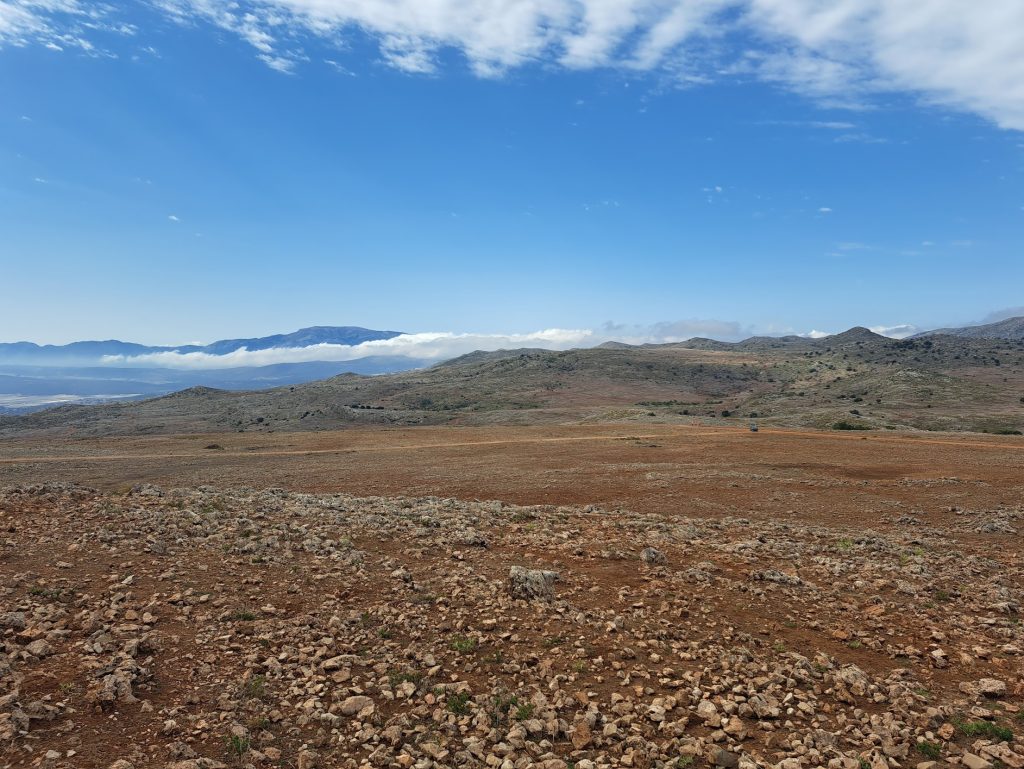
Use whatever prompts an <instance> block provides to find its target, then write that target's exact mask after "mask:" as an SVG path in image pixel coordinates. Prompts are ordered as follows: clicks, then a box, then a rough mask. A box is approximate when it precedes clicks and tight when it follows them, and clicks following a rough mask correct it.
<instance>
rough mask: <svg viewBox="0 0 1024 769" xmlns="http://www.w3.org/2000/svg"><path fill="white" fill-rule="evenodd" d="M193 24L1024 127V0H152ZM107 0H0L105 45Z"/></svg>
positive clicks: (14, 40)
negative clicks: (916, 103) (733, 83)
mask: <svg viewBox="0 0 1024 769" xmlns="http://www.w3.org/2000/svg"><path fill="white" fill-rule="evenodd" d="M152 7H155V8H156V9H158V13H161V14H164V15H166V16H169V17H171V18H173V19H175V20H177V21H178V22H180V23H181V24H183V25H188V26H196V27H202V26H212V27H216V28H218V29H220V30H225V31H227V32H229V33H231V34H233V35H236V36H238V37H239V38H240V39H242V40H244V41H245V42H247V43H248V44H249V45H250V46H251V47H252V48H253V50H254V52H255V55H257V56H258V57H259V58H260V59H262V60H263V61H264V62H266V63H267V65H269V66H271V67H273V68H275V69H278V70H280V71H282V72H293V71H296V70H297V69H298V68H299V67H301V66H302V65H303V64H304V63H305V62H307V61H308V60H309V59H310V53H309V51H308V50H307V48H308V43H309V41H310V40H311V39H316V40H317V41H318V42H319V43H321V44H322V43H326V44H327V45H329V46H331V47H334V48H336V49H338V50H342V49H344V48H345V47H346V45H347V44H348V43H349V42H350V40H351V37H352V35H353V33H355V32H359V33H361V34H365V35H369V36H370V37H372V38H373V39H374V40H375V41H376V43H377V46H378V49H379V52H380V57H381V59H383V61H384V62H386V63H387V64H388V65H390V66H392V67H395V68H397V69H400V70H404V71H407V72H413V73H434V72H437V71H438V70H439V68H440V66H441V65H440V63H439V62H440V61H441V54H442V53H443V52H444V51H446V50H455V51H458V52H460V53H461V54H462V55H463V56H464V57H465V59H466V61H467V62H468V63H469V65H470V67H471V68H472V69H473V70H474V71H475V72H476V73H477V74H478V75H480V76H483V77H495V76H500V75H501V74H503V73H504V72H506V71H508V70H510V69H513V68H516V67H521V66H524V65H528V64H542V65H546V66H557V67H561V68H565V69H572V70H580V69H591V68H596V67H616V68H620V69H624V70H630V71H637V72H640V71H655V72H660V73H664V74H667V75H669V76H670V77H672V78H674V79H675V80H676V81H677V82H680V83H707V82H712V81H715V80H719V79H723V78H728V79H736V78H745V79H757V80H761V81H766V82H770V83H775V84H778V85H781V86H783V87H786V88H789V89H791V90H794V91H796V92H798V93H801V94H804V95H806V96H810V97H812V98H815V99H818V100H821V101H824V102H827V103H830V104H835V105H847V106H861V105H863V104H864V103H865V102H867V101H870V100H871V98H872V96H874V95H876V94H881V93H907V94H911V95H913V96H915V97H917V98H919V99H920V100H921V101H922V102H924V103H926V104H936V105H942V106H945V107H950V108H953V109H957V110H961V111H964V112H969V113H973V114H976V115H981V116H983V117H985V118H987V119H989V120H991V121H993V122H995V123H996V124H998V125H1000V126H1002V127H1004V128H1012V129H1017V130H1024V3H1022V2H1021V1H1020V0H984V2H970V1H969V0H829V2H822V1H821V0H468V1H467V0H432V1H431V2H423V0H388V1H387V2H366V1H365V0H152ZM119 13H120V11H119V10H118V8H117V7H116V6H112V5H110V4H109V3H107V2H106V1H105V0H103V1H102V2H101V0H0V47H2V46H3V45H5V44H7V45H12V44H13V45H27V44H31V43H40V44H43V45H46V46H48V47H50V48H54V49H62V48H67V47H73V48H77V49H84V50H86V51H92V50H94V44H93V41H92V38H93V36H94V34H95V33H96V32H97V31H99V32H100V33H106V32H116V33H120V34H122V35H132V36H135V35H137V36H138V37H139V38H142V39H141V41H140V44H141V45H142V46H144V45H146V41H145V34H146V30H145V29H137V28H136V27H135V26H134V25H132V24H128V23H124V22H123V21H121V20H119V19H118V18H117V17H118V14H119Z"/></svg>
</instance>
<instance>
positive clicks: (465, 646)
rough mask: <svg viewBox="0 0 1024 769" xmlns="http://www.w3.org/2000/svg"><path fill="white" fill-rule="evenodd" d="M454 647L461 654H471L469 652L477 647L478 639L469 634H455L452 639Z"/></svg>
mask: <svg viewBox="0 0 1024 769" xmlns="http://www.w3.org/2000/svg"><path fill="white" fill-rule="evenodd" d="M452 649H454V650H455V651H457V652H458V653H459V654H469V652H471V651H473V650H474V649H476V639H475V638H470V637H468V636H462V635H460V636H455V638H453V639H452Z"/></svg>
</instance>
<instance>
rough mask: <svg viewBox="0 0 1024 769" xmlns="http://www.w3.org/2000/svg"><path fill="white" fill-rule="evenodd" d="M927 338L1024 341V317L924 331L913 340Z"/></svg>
mask: <svg viewBox="0 0 1024 769" xmlns="http://www.w3.org/2000/svg"><path fill="white" fill-rule="evenodd" d="M929 336H960V337H965V338H967V339H1013V340H1021V339H1024V316H1020V317H1016V318H1006V319H1005V320H1000V321H997V322H995V323H985V324H982V325H980V326H963V327H961V328H937V329H935V330H934V331H925V332H924V333H922V334H915V335H914V337H913V338H915V339H919V338H922V337H929Z"/></svg>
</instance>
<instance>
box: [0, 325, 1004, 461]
mask: <svg viewBox="0 0 1024 769" xmlns="http://www.w3.org/2000/svg"><path fill="white" fill-rule="evenodd" d="M1022 394H1024V340H1011V339H1002V338H998V339H988V338H979V339H973V338H964V337H960V336H955V335H951V334H940V335H935V336H931V337H927V338H924V339H890V338H888V337H884V336H880V335H878V334H875V333H872V332H871V331H870V330H868V329H866V328H860V327H857V328H852V329H850V330H849V331H844V332H843V333H840V334H834V335H832V336H828V337H824V338H820V339H811V338H807V337H799V336H790V337H778V338H777V337H755V338H752V339H747V340H745V341H743V342H737V343H728V342H719V341H715V340H710V339H691V340H689V341H686V342H679V343H672V344H660V345H625V344H611V345H602V346H600V347H595V348H587V349H574V350H563V351H555V350H539V349H518V350H496V351H491V352H482V351H477V352H472V353H469V354H467V355H462V356H460V357H457V358H452V359H450V360H447V361H445V362H443V363H439V364H437V365H433V366H430V367H427V368H424V369H422V370H418V371H414V372H413V371H407V372H402V373H394V374H384V375H381V376H374V377H366V376H359V375H357V374H351V373H350V374H344V375H341V376H335V377H331V378H328V379H321V380H318V381H313V382H307V383H304V384H296V385H293V386H288V387H274V388H269V389H258V390H255V389H252V390H249V391H246V392H229V391H227V390H220V389H211V388H210V387H192V388H189V389H186V390H182V391H180V392H176V393H174V394H171V395H166V396H164V397H159V398H153V399H150V400H145V401H142V402H132V403H107V404H103V405H96V406H77V405H69V406H64V407H61V408H54V409H50V410H47V411H42V412H40V413H38V414H30V415H27V416H24V417H17V418H11V417H0V436H15V435H22V434H25V433H37V434H51V433H52V434H53V435H76V436H92V435H115V434H119V435H134V434H142V433H145V434H155V433H194V432H213V433H217V432H220V433H225V432H236V431H242V432H277V431H291V430H325V429H336V428H339V427H344V426H346V425H441V424H456V425H491V424H523V425H531V424H532V425H542V424H551V423H559V424H584V423H588V424H589V423H592V422H608V421H612V422H626V423H636V424H637V426H638V427H637V429H638V430H642V429H643V428H642V425H644V424H648V423H658V424H690V423H692V422H693V421H694V420H695V419H696V420H700V421H702V422H704V423H705V424H722V425H725V424H732V425H733V426H741V427H746V424H745V423H746V422H747V421H750V420H757V421H758V422H759V423H761V424H763V425H764V426H765V427H771V426H773V425H776V426H782V425H787V426H805V427H816V428H831V429H836V430H879V431H885V430H887V429H907V428H916V429H924V430H974V431H986V432H990V433H1004V434H1016V433H1017V432H1018V431H1021V430H1022V429H1024V401H1022ZM637 434H638V435H639V434H642V433H641V432H638V433H637ZM879 451H883V449H881V448H880V449H879ZM880 456H881V457H883V458H882V459H880V460H879V461H884V456H883V455H881V454H880Z"/></svg>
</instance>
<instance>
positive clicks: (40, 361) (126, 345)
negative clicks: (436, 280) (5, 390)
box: [0, 326, 402, 366]
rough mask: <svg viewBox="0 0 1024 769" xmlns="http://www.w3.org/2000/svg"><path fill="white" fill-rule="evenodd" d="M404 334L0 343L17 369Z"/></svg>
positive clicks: (329, 332)
mask: <svg viewBox="0 0 1024 769" xmlns="http://www.w3.org/2000/svg"><path fill="white" fill-rule="evenodd" d="M401 334H402V332H401V331H375V330H373V329H369V328H360V327H359V326H311V327H309V328H300V329H299V330H298V331H294V332H292V333H291V334H274V335H272V336H261V337H256V338H253V339H221V340H220V341H217V342H212V343H210V344H205V345H194V344H186V345H178V346H177V347H160V346H153V345H144V344H135V343H134V342H122V341H119V340H117V339H109V340H106V341H102V342H100V341H90V342H71V343H70V344H64V345H52V344H45V345H38V344H34V343H32V342H7V343H0V365H16V366H87V365H93V364H98V363H99V362H100V361H101V360H102V359H103V358H104V357H107V356H124V357H126V358H131V357H135V356H139V355H149V354H152V353H161V352H177V353H194V352H200V353H206V354H208V355H226V354H228V353H231V352H235V351H236V350H240V349H242V348H243V347H244V348H245V349H246V350H249V351H255V350H272V349H275V348H282V347H312V346H313V345H318V344H338V345H357V344H362V343H363V342H371V341H377V340H381V339H393V338H394V337H396V336H401Z"/></svg>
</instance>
